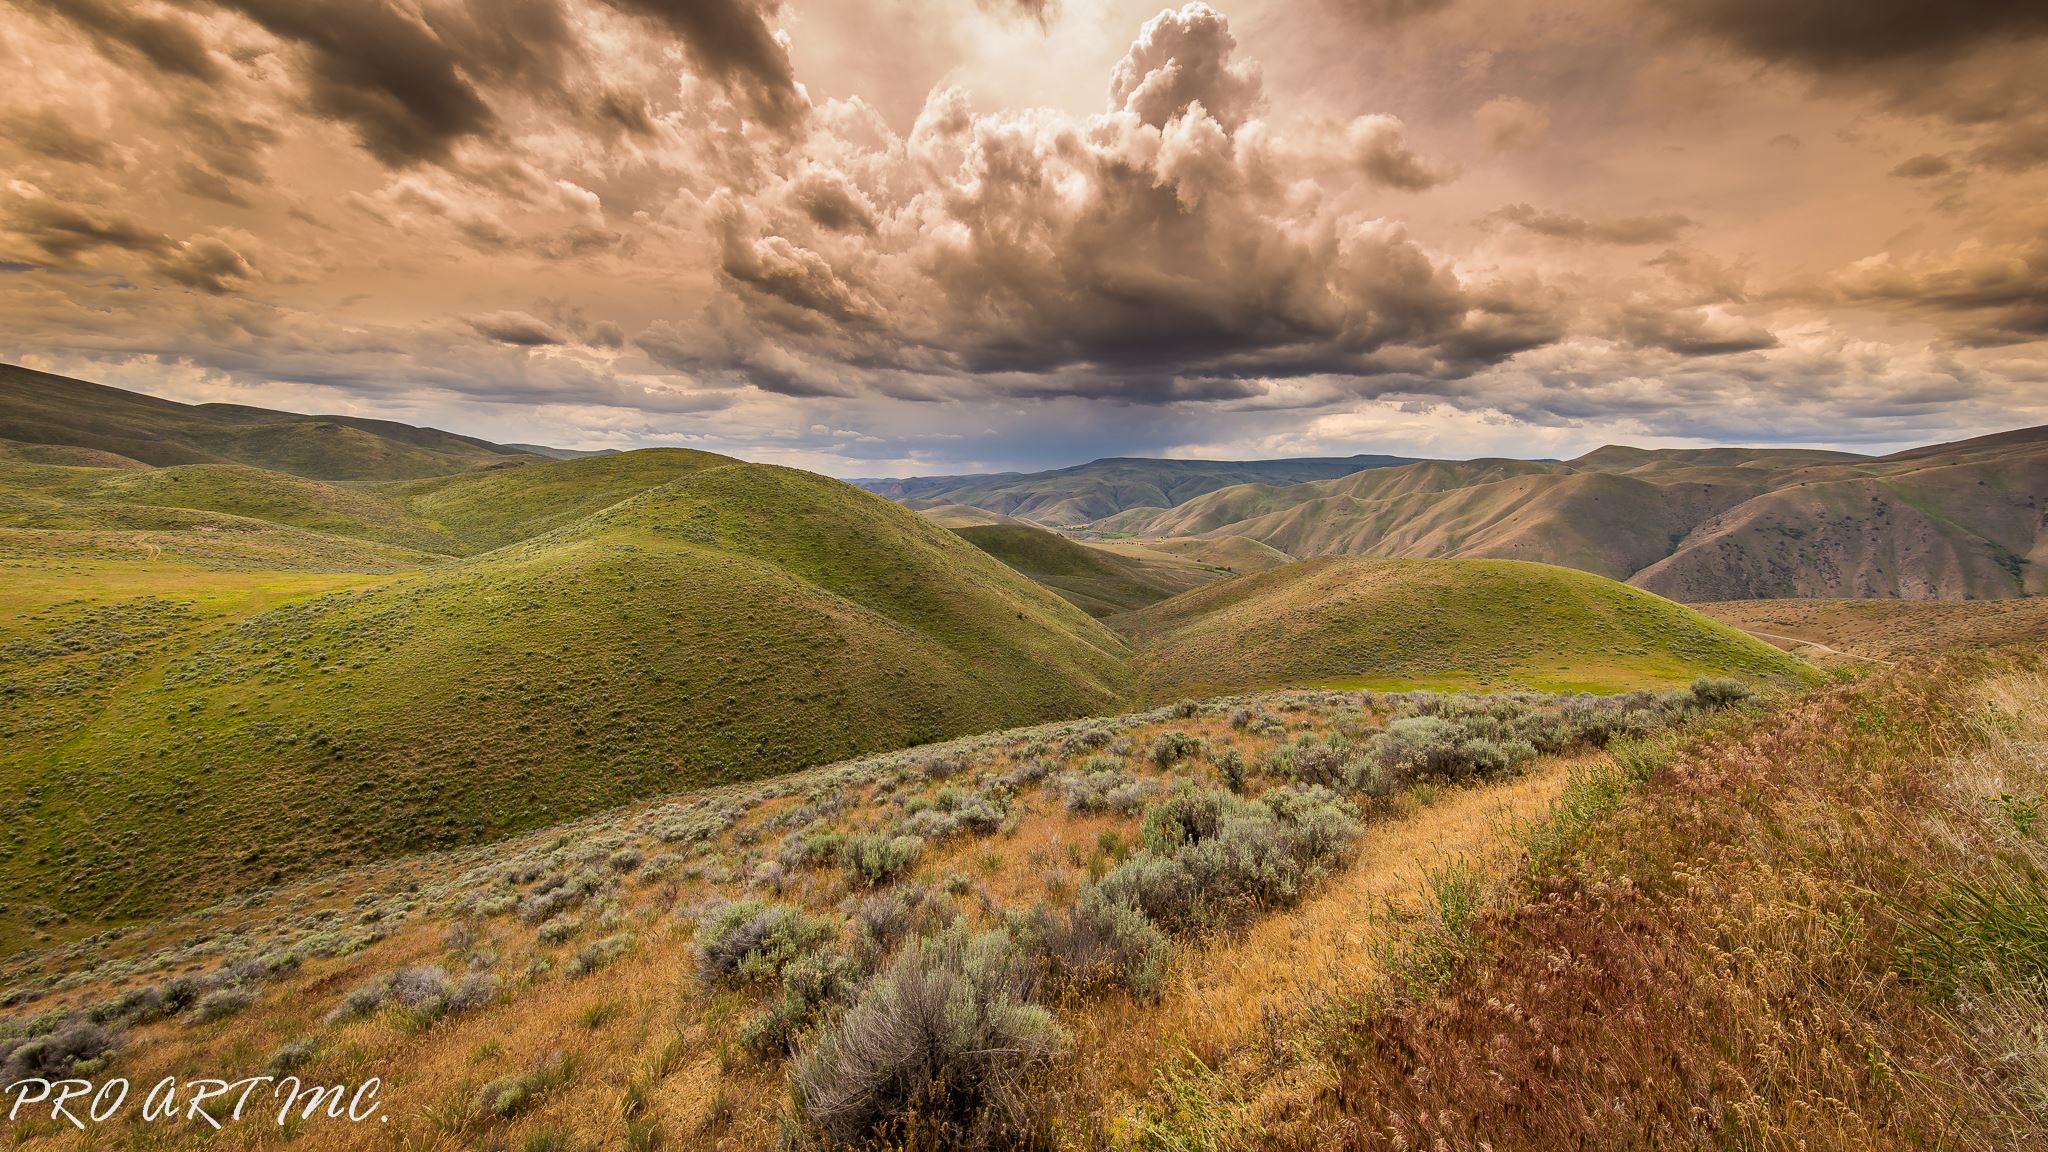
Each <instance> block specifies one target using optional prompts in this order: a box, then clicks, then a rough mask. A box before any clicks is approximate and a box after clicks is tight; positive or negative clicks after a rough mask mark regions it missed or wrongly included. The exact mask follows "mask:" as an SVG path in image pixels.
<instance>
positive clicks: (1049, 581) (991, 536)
mask: <svg viewBox="0 0 2048 1152" xmlns="http://www.w3.org/2000/svg"><path fill="white" fill-rule="evenodd" d="M953 531H955V532H957V533H959V534H960V537H961V538H962V539H964V540H966V541H967V542H968V543H970V544H972V545H974V546H975V547H976V548H979V549H981V550H982V551H984V552H986V553H988V554H989V555H991V556H993V557H995V558H996V559H998V560H1001V561H1002V562H1003V563H1005V564H1008V565H1009V566H1010V567H1012V568H1015V569H1016V570H1017V571H1019V572H1021V573H1023V574H1024V575H1026V576H1029V577H1030V578H1031V579H1033V580H1036V581H1037V582H1039V583H1040V584H1043V585H1045V586H1046V587H1047V588H1050V589H1052V590H1053V591H1054V592H1057V593H1059V594H1060V595H1061V596H1062V597H1065V598H1066V599H1067V600H1068V601H1069V602H1071V603H1072V604H1074V605H1075V606H1076V607H1078V608H1080V609H1081V610H1082V611H1083V612H1086V613H1088V614H1089V615H1090V616H1097V617H1101V616H1111V615H1115V614H1116V613H1118V612H1129V611H1131V610H1133V609H1136V608H1143V607H1144V606H1145V605H1147V604H1156V603H1158V602H1159V601H1161V600H1164V599H1166V598H1167V597H1169V596H1173V595H1175V594H1177V593H1180V592H1184V591H1186V590H1188V589H1189V588H1193V587H1198V586H1200V585H1202V584H1206V583H1208V582H1209V581H1211V580H1215V579H1217V578H1219V577H1221V576H1222V575H1223V573H1221V572H1218V571H1215V570H1213V569H1209V568H1204V567H1202V566H1201V565H1198V564H1190V563H1187V562H1185V561H1179V560H1175V559H1173V558H1172V557H1166V556H1162V557H1158V558H1157V559H1152V558H1146V557H1133V556H1122V555H1118V554H1116V553H1114V552H1110V551H1106V550H1104V549H1101V548H1097V547H1094V546H1092V545H1089V544H1081V543H1077V542H1075V541H1073V540H1069V539H1067V538H1066V537H1065V536H1062V535H1060V534H1059V533H1057V532H1051V531H1048V530H1046V529H1044V528H1039V527H1036V526H1034V525H1030V524H1022V523H1011V524H978V525H969V526H967V527H962V528H955V529H953Z"/></svg>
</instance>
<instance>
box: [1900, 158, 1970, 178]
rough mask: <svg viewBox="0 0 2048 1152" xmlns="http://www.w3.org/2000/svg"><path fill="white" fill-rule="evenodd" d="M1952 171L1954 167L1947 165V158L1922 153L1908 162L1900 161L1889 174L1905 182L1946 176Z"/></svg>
mask: <svg viewBox="0 0 2048 1152" xmlns="http://www.w3.org/2000/svg"><path fill="white" fill-rule="evenodd" d="M1953 171H1955V165H1954V164H1951V163H1949V159H1948V157H1946V156H1936V155H1935V154H1933V153H1932V152H1923V153H1921V154H1920V155H1918V156H1915V157H1913V158H1911V159H1909V160H1901V161H1900V162H1899V163H1898V165H1897V166H1895V167H1894V168H1893V169H1892V170H1891V174H1892V175H1894V176H1898V177H1902V178H1904V179H1907V180H1928V179H1932V178H1934V177H1936V176H1946V175H1948V174H1949V173H1950V172H1953Z"/></svg>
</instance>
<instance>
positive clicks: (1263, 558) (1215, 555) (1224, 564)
mask: <svg viewBox="0 0 2048 1152" xmlns="http://www.w3.org/2000/svg"><path fill="white" fill-rule="evenodd" d="M1089 543H1090V544H1093V545H1094V546H1095V547H1097V548H1100V549H1102V550H1103V551H1105V552H1115V553H1116V554H1118V555H1120V556H1131V557H1134V558H1140V559H1152V558H1161V557H1163V558H1166V559H1169V560H1178V561H1181V562H1183V563H1188V564H1199V565H1202V566H1203V567H1205V568H1214V569H1221V570H1222V571H1224V572H1225V573H1228V574H1229V575H1232V576H1242V575H1244V574H1245V573H1247V572H1264V571H1266V570H1267V569H1269V568H1278V567H1279V566H1281V565H1282V564H1292V563H1294V557H1292V556H1289V555H1288V554H1287V553H1285V552H1282V551H1280V550H1279V549H1278V548H1275V547H1273V546H1272V545H1270V544H1262V543H1260V542H1259V541H1257V540H1254V539H1252V538H1251V537H1249V536H1214V537H1210V536H1170V537H1157V536H1154V537H1144V538H1135V537H1110V538H1101V539H1094V538H1091V539H1090V540H1089Z"/></svg>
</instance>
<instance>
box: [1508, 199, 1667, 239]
mask: <svg viewBox="0 0 2048 1152" xmlns="http://www.w3.org/2000/svg"><path fill="white" fill-rule="evenodd" d="M1487 220H1488V221H1491V222H1498V223H1503V224H1513V225H1516V226H1518V227H1521V228H1523V229H1525V230H1527V231H1530V232H1534V233H1536V234H1537V235H1539V236H1548V237H1551V238H1552V239H1556V240H1576V241H1585V242H1589V243H1595V244H1669V243H1671V242H1673V241H1675V240H1677V239H1678V237H1679V236H1680V234H1682V233H1683V232H1684V231H1685V230H1686V229H1688V228H1691V227H1694V226H1695V225H1696V224H1697V221H1695V220H1693V219H1692V218H1691V217H1689V216H1684V215H1680V214H1678V213H1675V212H1674V213H1668V214H1665V215H1661V216H1625V217H1621V218H1619V219H1615V220H1588V219H1585V218H1584V217H1580V216H1573V215H1570V214H1568V213H1564V212H1544V211H1539V210H1537V209H1536V208H1534V207H1531V206H1530V205H1528V204H1509V205H1507V206H1506V207H1504V208H1499V209H1496V210H1495V211H1493V212H1491V213H1489V214H1488V215H1487Z"/></svg>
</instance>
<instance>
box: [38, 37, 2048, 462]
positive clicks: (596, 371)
mask: <svg viewBox="0 0 2048 1152" xmlns="http://www.w3.org/2000/svg"><path fill="white" fill-rule="evenodd" d="M0 70H4V72H5V74H6V75H8V76H10V77H12V78H14V79H13V80H11V81H10V83H8V84H6V85H4V86H0V359H4V360H6V361H10V362H15V363H21V364H26V365H28V366H31V367H35V368H40V369H43V370H46V371H52V372H59V373H63V374H67V375H73V376H78V377H81V378H84V379H89V380H96V381H100V382H104V383H108V384H113V385H116V386H119V387H125V388H133V389H137V390H140V391H145V392H149V393H153V394H156V395H160V396H165V397H169V398H172V399H177V400H183V401H189V402H205V401H229V402H236V403H244V404H258V405H263V406H267V407H273V408H284V409H290V410H294V411H308V412H322V413H347V414H353V415H366V416H379V417H385V418H390V419H397V420H403V421H407V422H410V423H419V424H429V425H433V426H437V427H442V428H448V429H451V430H455V431H460V432H465V433H469V434H473V435H479V436H485V437H488V438H491V439H495V440H500V441H521V442H539V443H548V444H554V445H558V446H563V447H576V448H604V447H616V448H630V447H641V446H649V445H664V444H673V445H683V446H688V447H694V448H702V449H707V450H711V451H719V452H726V453H730V454H732V455H735V456H740V457H743V458H746V459H751V460H760V461H767V462H772V463H782V464H790V465H794V466H797V467H803V468H810V469H813V470H817V471H821V472H826V473H829V474H832V475H838V476H900V475H919V474H934V473H940V474H950V473H967V472H984V471H998V470H1010V469H1022V470H1029V469H1037V468H1046V467H1057V466H1062V465H1067V464H1073V463H1077V462H1081V461H1085V460H1088V459H1091V458H1095V457H1099V456H1106V455H1150V456H1175V457H1212V458H1213V457H1220V458H1267V457H1276V456H1299V455H1340V454H1349V453H1354V452H1388V453H1395V454H1401V455H1415V456H1437V457H1473V456H1487V455H1511V456H1524V457H1557V458H1566V457H1570V456H1573V455H1576V454H1578V453H1580V452H1583V451H1586V450H1589V449H1591V448H1594V447H1596V446H1598V445H1601V444H1605V443H1630V444H1637V445H1642V446H1646V447H1667V446H1692V445H1702V444H1748V445H1774V444H1783V445H1812V446H1826V447H1839V448H1848V449H1851V450H1859V451H1872V452H1878V451H1889V450H1893V449H1896V448H1901V447H1906V446H1910V445H1914V444H1921V443H1929V442H1934V441H1940V440H1949V439H1956V438H1960V437H1964V436H1969V435H1975V434H1981V433H1985V432H1990V431H1995V430H1999V429H2004V428H2011V427H2018V426H2023V425H2033V424H2043V423H2048V4H2042V3H2039V0H1947V2H1944V3H1932V2H1930V0H1800V2H1798V3H1786V2H1784V0H1491V2H1482V0H1287V2H1280V0H1215V3H1214V4H1213V5H1212V4H1204V3H1189V4H1186V5H1185V6H1182V7H1177V8H1170V7H1163V6H1162V5H1161V3H1160V0H1150V2H1149V3H1145V2H1139V3H1129V2H1123V0H784V2H782V3H780V4H778V3H775V2H774V0H132V2H131V0H11V3H10V4H8V5H6V6H4V7H0ZM23 78H25V79H23Z"/></svg>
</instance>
